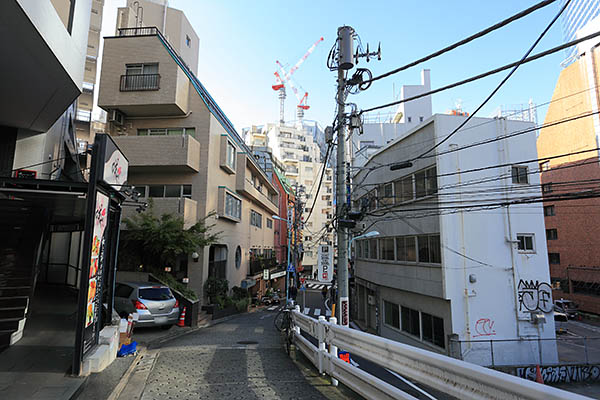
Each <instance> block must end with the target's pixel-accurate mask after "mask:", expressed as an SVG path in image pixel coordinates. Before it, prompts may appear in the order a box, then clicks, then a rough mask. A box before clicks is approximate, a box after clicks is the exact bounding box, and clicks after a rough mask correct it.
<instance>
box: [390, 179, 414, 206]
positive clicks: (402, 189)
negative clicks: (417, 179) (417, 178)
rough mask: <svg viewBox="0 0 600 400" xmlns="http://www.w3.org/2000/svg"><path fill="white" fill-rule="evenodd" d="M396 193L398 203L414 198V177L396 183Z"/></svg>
mask: <svg viewBox="0 0 600 400" xmlns="http://www.w3.org/2000/svg"><path fill="white" fill-rule="evenodd" d="M394 190H395V191H396V202H397V203H402V202H404V201H409V200H412V199H413V198H414V191H413V182H412V175H410V176H407V177H406V178H403V179H400V180H398V181H396V182H394Z"/></svg>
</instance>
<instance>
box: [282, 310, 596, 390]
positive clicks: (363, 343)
mask: <svg viewBox="0 0 600 400" xmlns="http://www.w3.org/2000/svg"><path fill="white" fill-rule="evenodd" d="M292 321H293V323H294V326H293V330H294V337H295V341H296V343H297V344H298V348H299V349H300V351H302V353H304V354H305V355H306V356H307V358H308V359H310V360H311V361H313V363H314V364H315V366H316V367H317V368H318V369H319V372H321V373H327V374H328V375H330V376H331V377H332V378H334V380H339V381H340V382H342V383H344V384H345V385H347V386H349V387H350V388H352V389H353V390H355V391H357V392H358V393H359V394H361V395H363V396H365V397H367V398H370V399H409V398H413V397H412V396H409V395H408V394H406V393H405V392H402V391H400V390H399V389H397V388H395V387H393V386H390V385H389V384H387V383H385V382H383V381H382V380H381V379H379V378H377V377H375V376H373V375H370V374H368V373H366V372H364V371H360V372H357V370H358V368H356V367H354V366H352V365H351V364H348V363H346V362H343V361H342V360H340V359H339V358H338V357H337V349H338V348H339V349H343V350H345V351H349V352H350V353H352V354H356V355H358V356H360V357H363V358H365V359H367V360H369V361H371V362H374V363H376V364H378V365H381V366H383V367H385V368H388V369H389V370H391V371H394V372H396V373H398V374H400V375H402V376H405V377H407V378H409V379H411V380H413V381H415V382H418V383H421V384H424V385H426V386H428V387H431V388H434V389H437V390H439V391H441V392H444V393H447V394H449V395H451V396H454V397H457V398H460V399H549V400H552V399H555V400H559V399H581V400H583V399H587V397H583V396H580V395H576V394H573V393H570V392H566V391H563V390H560V389H557V388H554V387H551V386H545V385H540V384H538V383H536V382H532V381H529V380H526V379H522V378H518V377H516V376H513V375H509V374H505V373H502V372H499V371H495V370H492V369H488V368H484V367H480V366H478V365H475V364H470V363H467V362H465V361H461V360H457V359H454V358H451V357H447V356H444V355H441V354H438V353H433V352H430V351H427V350H423V349H420V348H417V347H413V346H409V345H406V344H402V343H399V342H395V341H393V340H389V339H385V338H382V337H379V336H375V335H371V334H368V333H365V332H362V331H357V330H354V329H350V328H347V327H343V326H340V325H337V324H335V323H331V322H327V321H326V320H325V317H322V316H321V317H319V320H318V321H315V320H314V319H313V318H311V317H308V316H306V315H303V314H302V313H301V312H300V307H296V309H295V311H293V313H292ZM331 321H335V319H334V318H332V319H331ZM315 324H316V325H315ZM302 331H305V332H307V333H308V334H311V336H314V337H316V338H317V339H318V341H319V347H318V348H317V347H316V346H314V345H312V344H311V343H310V342H308V341H307V340H306V339H305V338H303V337H302V334H301V332H302ZM311 331H312V332H313V333H311ZM327 345H329V347H330V352H328V351H327V350H326V348H327V347H326V346H327ZM315 360H316V361H317V362H316V363H315ZM334 384H335V381H334Z"/></svg>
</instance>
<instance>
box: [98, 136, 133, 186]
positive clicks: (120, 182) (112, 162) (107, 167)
mask: <svg viewBox="0 0 600 400" xmlns="http://www.w3.org/2000/svg"><path fill="white" fill-rule="evenodd" d="M103 159H104V165H102V166H101V167H100V170H99V171H98V173H99V180H101V181H104V182H105V183H106V184H108V185H110V186H112V187H113V189H115V190H118V191H120V190H121V189H122V187H123V186H124V185H125V184H126V183H127V174H128V169H129V161H128V160H127V158H126V157H125V156H124V155H123V153H121V151H120V150H119V148H118V147H117V145H116V144H115V143H114V142H113V140H112V139H111V138H110V137H109V136H107V137H106V140H105V141H104V158H103Z"/></svg>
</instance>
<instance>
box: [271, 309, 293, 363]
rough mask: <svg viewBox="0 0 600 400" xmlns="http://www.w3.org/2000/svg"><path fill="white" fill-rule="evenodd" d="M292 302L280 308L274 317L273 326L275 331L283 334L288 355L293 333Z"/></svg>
mask: <svg viewBox="0 0 600 400" xmlns="http://www.w3.org/2000/svg"><path fill="white" fill-rule="evenodd" d="M293 309H294V302H293V301H290V302H289V303H288V304H287V305H286V306H282V307H281V308H280V309H279V311H278V312H277V315H276V316H275V320H274V321H273V322H274V325H275V329H277V331H279V332H281V333H283V334H284V340H285V351H286V352H287V353H288V355H289V354H290V349H291V346H292V341H293V339H294V333H293V330H292V310H293Z"/></svg>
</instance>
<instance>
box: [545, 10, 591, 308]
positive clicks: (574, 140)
mask: <svg viewBox="0 0 600 400" xmlns="http://www.w3.org/2000/svg"><path fill="white" fill-rule="evenodd" d="M569 7H571V6H569ZM598 29H600V17H597V18H595V19H593V20H592V21H590V22H589V23H588V24H587V25H586V26H585V27H583V28H582V29H581V30H579V31H578V32H577V37H583V36H587V35H589V34H591V33H592V32H597V31H598ZM599 44H600V40H597V39H592V40H589V41H586V42H583V43H580V44H579V45H578V46H577V49H576V50H577V51H576V54H578V55H579V57H578V58H576V59H575V60H574V61H573V62H572V63H571V64H570V65H569V66H567V67H565V68H564V69H562V70H561V71H560V75H559V77H558V81H557V82H556V86H555V88H554V93H553V94H552V101H551V102H550V105H549V106H548V111H547V112H546V117H545V120H544V125H547V124H552V123H555V122H557V121H563V120H568V119H572V120H571V121H570V122H566V123H560V124H554V125H553V126H548V127H544V128H542V129H540V134H539V137H538V140H537V150H538V157H539V158H540V159H543V158H545V157H548V160H545V161H544V160H542V161H541V162H540V167H539V168H540V170H541V174H542V185H543V186H542V187H543V189H544V190H543V193H544V196H545V200H546V201H545V202H544V216H545V221H546V231H547V239H548V259H549V263H550V277H551V279H552V282H553V286H554V288H555V290H554V296H555V297H556V298H561V297H563V298H567V299H571V300H574V301H575V302H577V303H578V304H579V307H580V309H581V310H582V311H586V312H591V313H595V314H600V249H599V248H598V239H597V238H598V235H597V233H599V232H598V226H600V216H599V215H598V213H597V212H596V210H597V209H598V206H600V200H599V199H598V198H597V197H594V196H593V191H594V190H595V189H596V183H595V182H596V180H597V179H600V165H599V164H598V159H599V157H600V152H598V150H597V148H598V143H599V140H600V118H599V117H598V114H593V113H597V111H598V109H599V107H600V103H599V101H598V95H599V91H598V84H599V83H600V82H599V78H598V77H599V74H600V68H599V67H598V59H599V57H600V50H599V49H598V45H599ZM589 114H592V115H589ZM586 115H588V116H586ZM578 116H579V117H580V118H575V119H574V117H578ZM561 155H565V156H564V157H557V156H561ZM577 192H579V193H580V194H583V195H585V194H586V193H587V194H592V196H591V197H590V198H586V199H579V200H569V201H557V200H556V199H557V198H558V197H560V196H568V195H569V193H574V194H575V195H576V194H577ZM582 192H583V193H582Z"/></svg>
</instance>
